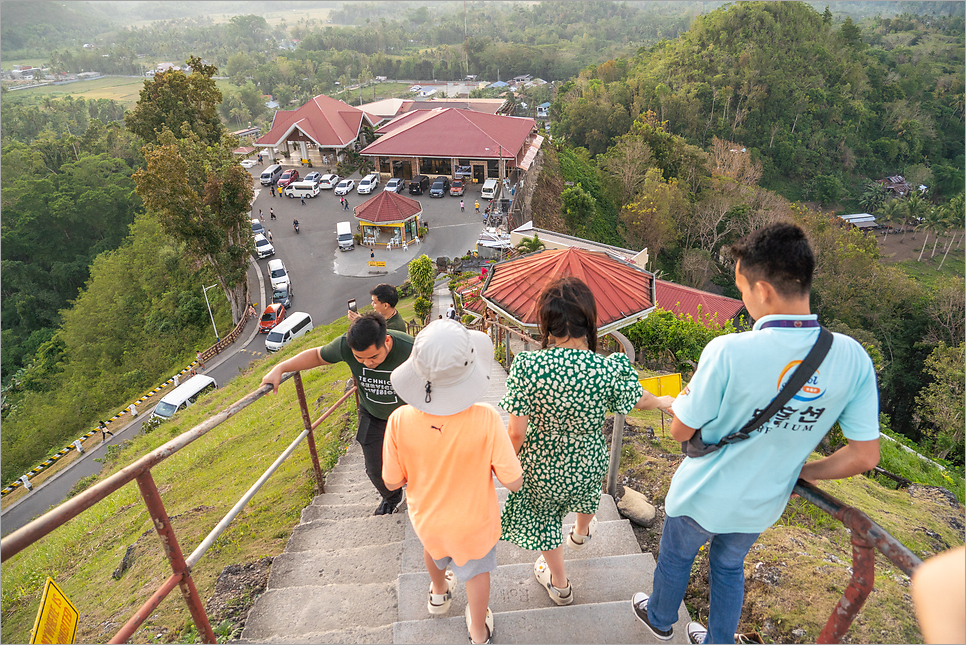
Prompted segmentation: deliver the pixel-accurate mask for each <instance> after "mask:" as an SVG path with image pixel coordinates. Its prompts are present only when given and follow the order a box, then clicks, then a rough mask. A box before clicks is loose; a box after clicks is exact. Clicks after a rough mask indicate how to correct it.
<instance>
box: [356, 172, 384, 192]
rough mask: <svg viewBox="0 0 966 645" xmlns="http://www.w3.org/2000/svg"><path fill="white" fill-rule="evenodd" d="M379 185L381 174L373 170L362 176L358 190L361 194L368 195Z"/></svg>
mask: <svg viewBox="0 0 966 645" xmlns="http://www.w3.org/2000/svg"><path fill="white" fill-rule="evenodd" d="M377 186H379V175H377V174H376V173H374V172H372V173H369V174H368V175H366V176H365V177H363V178H362V181H360V182H359V187H358V188H356V192H357V193H359V194H360V195H368V194H369V193H371V192H372V191H374V190H375V189H376V187H377Z"/></svg>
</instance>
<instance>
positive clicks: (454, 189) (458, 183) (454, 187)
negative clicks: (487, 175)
mask: <svg viewBox="0 0 966 645" xmlns="http://www.w3.org/2000/svg"><path fill="white" fill-rule="evenodd" d="M465 191H466V184H464V183H463V180H462V179H454V180H453V183H452V184H450V185H449V194H450V195H453V196H456V195H462V194H463V193H464V192H465Z"/></svg>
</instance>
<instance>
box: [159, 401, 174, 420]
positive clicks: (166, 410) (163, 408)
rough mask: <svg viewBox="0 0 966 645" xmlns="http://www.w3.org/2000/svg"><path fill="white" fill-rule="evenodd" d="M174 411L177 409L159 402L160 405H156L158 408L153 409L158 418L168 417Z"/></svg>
mask: <svg viewBox="0 0 966 645" xmlns="http://www.w3.org/2000/svg"><path fill="white" fill-rule="evenodd" d="M176 410H177V408H176V407H174V406H173V405H171V404H170V403H166V402H164V401H161V403H158V407H156V408H154V413H155V414H156V415H158V416H159V417H170V416H171V415H172V414H174V413H175V411H176Z"/></svg>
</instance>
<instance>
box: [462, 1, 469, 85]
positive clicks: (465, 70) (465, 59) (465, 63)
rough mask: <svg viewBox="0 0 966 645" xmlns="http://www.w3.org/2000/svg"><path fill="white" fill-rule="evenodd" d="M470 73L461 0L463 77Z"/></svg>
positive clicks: (464, 2) (464, 9)
mask: <svg viewBox="0 0 966 645" xmlns="http://www.w3.org/2000/svg"><path fill="white" fill-rule="evenodd" d="M469 75H470V62H469V58H468V57H467V55H466V0H463V77H464V78H465V77H467V76H469Z"/></svg>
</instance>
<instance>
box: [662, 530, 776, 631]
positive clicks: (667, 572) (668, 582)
mask: <svg viewBox="0 0 966 645" xmlns="http://www.w3.org/2000/svg"><path fill="white" fill-rule="evenodd" d="M758 535H759V533H717V534H716V533H711V532H709V531H706V530H704V529H703V528H701V526H700V525H699V524H698V523H697V522H695V521H694V520H693V519H691V518H690V517H687V516H681V517H670V516H669V517H668V518H667V519H665V520H664V530H663V532H662V533H661V547H660V551H659V552H658V558H657V570H656V571H655V572H654V590H653V592H652V593H651V597H650V599H649V600H648V601H647V617H648V620H650V621H651V624H652V625H653V626H654V627H657V628H658V629H670V628H671V626H672V625H673V624H674V623H675V622H676V621H677V619H678V607H680V606H681V601H683V600H684V592H685V591H687V588H688V580H689V579H690V578H691V565H692V564H693V563H694V558H695V556H697V554H698V550H699V549H700V548H701V545H703V544H704V543H705V542H707V541H708V540H710V541H711V548H710V551H709V560H710V572H709V574H708V577H709V581H710V583H711V602H710V605H711V608H710V611H709V612H708V613H709V615H708V637H707V640H706V641H705V642H706V643H734V642H735V630H736V629H737V628H738V619H739V618H741V605H742V603H743V602H744V599H745V555H747V554H748V549H750V548H751V545H752V544H754V543H755V540H757V539H758Z"/></svg>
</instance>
